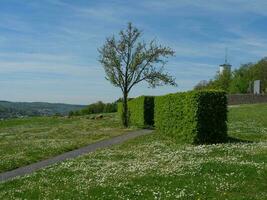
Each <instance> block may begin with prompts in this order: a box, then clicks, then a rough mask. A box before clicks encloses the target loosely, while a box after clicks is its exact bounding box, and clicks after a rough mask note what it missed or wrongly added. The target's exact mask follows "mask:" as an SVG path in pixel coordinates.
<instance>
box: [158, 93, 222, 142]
mask: <svg viewBox="0 0 267 200" xmlns="http://www.w3.org/2000/svg"><path fill="white" fill-rule="evenodd" d="M155 127H156V129H157V130H159V132H160V133H163V134H165V135H169V136H171V137H173V138H175V139H177V140H178V141H181V142H186V143H194V144H201V143H218V142H223V141H225V140H226V138H227V98H226V94H225V92H222V91H190V92H182V93H176V94H169V95H165V96H160V97H156V98H155Z"/></svg>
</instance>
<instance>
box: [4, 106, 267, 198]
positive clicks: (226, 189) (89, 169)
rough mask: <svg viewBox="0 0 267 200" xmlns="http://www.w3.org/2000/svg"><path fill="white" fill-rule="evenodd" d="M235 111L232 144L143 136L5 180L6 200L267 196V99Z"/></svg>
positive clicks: (231, 117)
mask: <svg viewBox="0 0 267 200" xmlns="http://www.w3.org/2000/svg"><path fill="white" fill-rule="evenodd" d="M229 110H230V111H229V134H230V136H231V137H232V139H231V141H232V142H233V143H226V144H217V145H200V146H193V145H179V144H175V143H174V142H173V141H172V140H171V139H168V138H164V137H161V136H159V135H158V134H153V135H149V136H142V137H140V138H137V139H134V140H132V141H129V142H127V143H125V144H122V145H118V146H116V147H113V148H110V149H103V150H98V151H97V152H95V153H91V154H88V155H86V156H82V157H80V158H78V159H73V160H69V161H66V162H64V163H61V164H57V165H54V166H52V167H49V168H47V169H45V170H41V171H39V172H37V173H34V174H32V175H29V176H26V177H23V178H18V179H15V180H13V181H9V182H6V183H2V184H0V199H179V198H180V199H235V200H237V199H244V200H248V199H266V198H267V189H266V188H267V137H266V135H267V104H262V105H253V106H246V105H244V106H239V107H232V108H230V109H229ZM234 141H239V142H238V143H234ZM248 141H249V142H248Z"/></svg>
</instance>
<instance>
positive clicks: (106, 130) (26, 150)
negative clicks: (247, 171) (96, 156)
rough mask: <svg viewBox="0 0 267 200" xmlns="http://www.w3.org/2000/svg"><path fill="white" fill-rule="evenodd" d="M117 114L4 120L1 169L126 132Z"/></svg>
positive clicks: (0, 126) (1, 125)
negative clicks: (89, 117)
mask: <svg viewBox="0 0 267 200" xmlns="http://www.w3.org/2000/svg"><path fill="white" fill-rule="evenodd" d="M124 132H125V130H123V129H121V128H120V125H119V120H118V119H117V118H116V117H115V115H106V116H105V119H102V120H90V119H86V117H81V118H80V117H76V118H72V119H68V118H63V117H58V118H57V117H35V118H25V119H13V120H7V121H2V122H0V147H1V148H0V157H1V160H0V172H3V171H7V170H10V169H14V168H17V167H19V166H23V165H26V164H29V163H32V162H36V161H38V160H42V159H45V158H48V157H51V156H54V155H57V154H60V153H62V152H65V151H69V150H72V149H76V148H78V147H81V146H84V145H87V144H89V143H93V142H96V141H99V140H102V139H106V138H110V137H113V136H116V135H120V134H122V133H124Z"/></svg>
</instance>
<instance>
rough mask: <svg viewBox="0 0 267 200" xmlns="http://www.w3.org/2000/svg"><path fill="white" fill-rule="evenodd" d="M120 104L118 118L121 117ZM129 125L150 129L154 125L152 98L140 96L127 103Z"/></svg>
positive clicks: (120, 105) (120, 104) (119, 105)
mask: <svg viewBox="0 0 267 200" xmlns="http://www.w3.org/2000/svg"><path fill="white" fill-rule="evenodd" d="M122 110H123V109H122V103H119V104H118V113H119V116H120V117H121V116H122ZM128 110H129V122H130V125H133V126H138V127H142V128H143V127H150V126H153V125H154V97H153V96H140V97H137V98H135V99H132V100H130V101H128Z"/></svg>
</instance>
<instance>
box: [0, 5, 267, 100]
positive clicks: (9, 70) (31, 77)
mask: <svg viewBox="0 0 267 200" xmlns="http://www.w3.org/2000/svg"><path fill="white" fill-rule="evenodd" d="M0 2H1V6H0V91H1V93H0V99H3V100H11V101H48V102H64V103H76V104H87V103H91V102H94V101H97V100H102V101H105V102H108V101H113V100H115V99H117V98H118V97H120V96H121V93H120V90H119V89H118V88H114V87H113V86H112V85H110V84H109V83H108V82H107V81H106V80H105V78H104V72H103V69H102V68H101V66H100V64H99V63H98V52H97V48H99V47H100V46H102V45H103V43H104V41H105V38H106V37H108V36H111V35H112V34H116V33H117V32H118V31H119V30H120V29H122V28H125V26H126V24H127V22H132V23H133V24H134V25H135V26H137V27H138V28H140V29H141V30H143V33H144V39H145V40H150V39H157V41H158V42H159V43H161V44H163V45H168V46H170V47H172V48H173V49H174V50H175V51H176V56H175V57H174V58H171V59H170V60H169V62H168V64H167V67H166V69H167V70H168V71H169V72H170V73H171V74H172V75H174V76H175V77H176V80H177V83H178V87H177V88H173V87H168V86H166V87H160V88H156V89H149V88H148V87H147V85H146V84H142V85H140V86H137V87H135V88H134V89H133V91H132V92H131V94H130V95H131V96H138V95H142V94H150V95H160V94H165V93H169V92H176V91H184V90H189V89H192V88H193V86H194V85H195V84H197V83H198V82H199V81H200V80H203V79H206V80H207V79H210V78H212V77H213V76H214V75H215V73H216V71H217V70H218V65H219V64H222V63H223V61H224V51H225V48H226V47H227V48H228V51H229V61H230V63H231V64H232V65H233V67H234V68H237V67H239V66H240V64H242V63H247V62H256V61H257V60H259V59H261V58H262V57H265V56H267V45H266V44H267V37H266V35H267V12H266V10H267V1H266V0H223V1H222V0H205V1H204V0H176V1H175V0H166V1H161V0H135V1H127V0H120V1H119V0H115V1H113V0H106V1H101V0H90V1H88V0H75V1H73V0H0Z"/></svg>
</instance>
